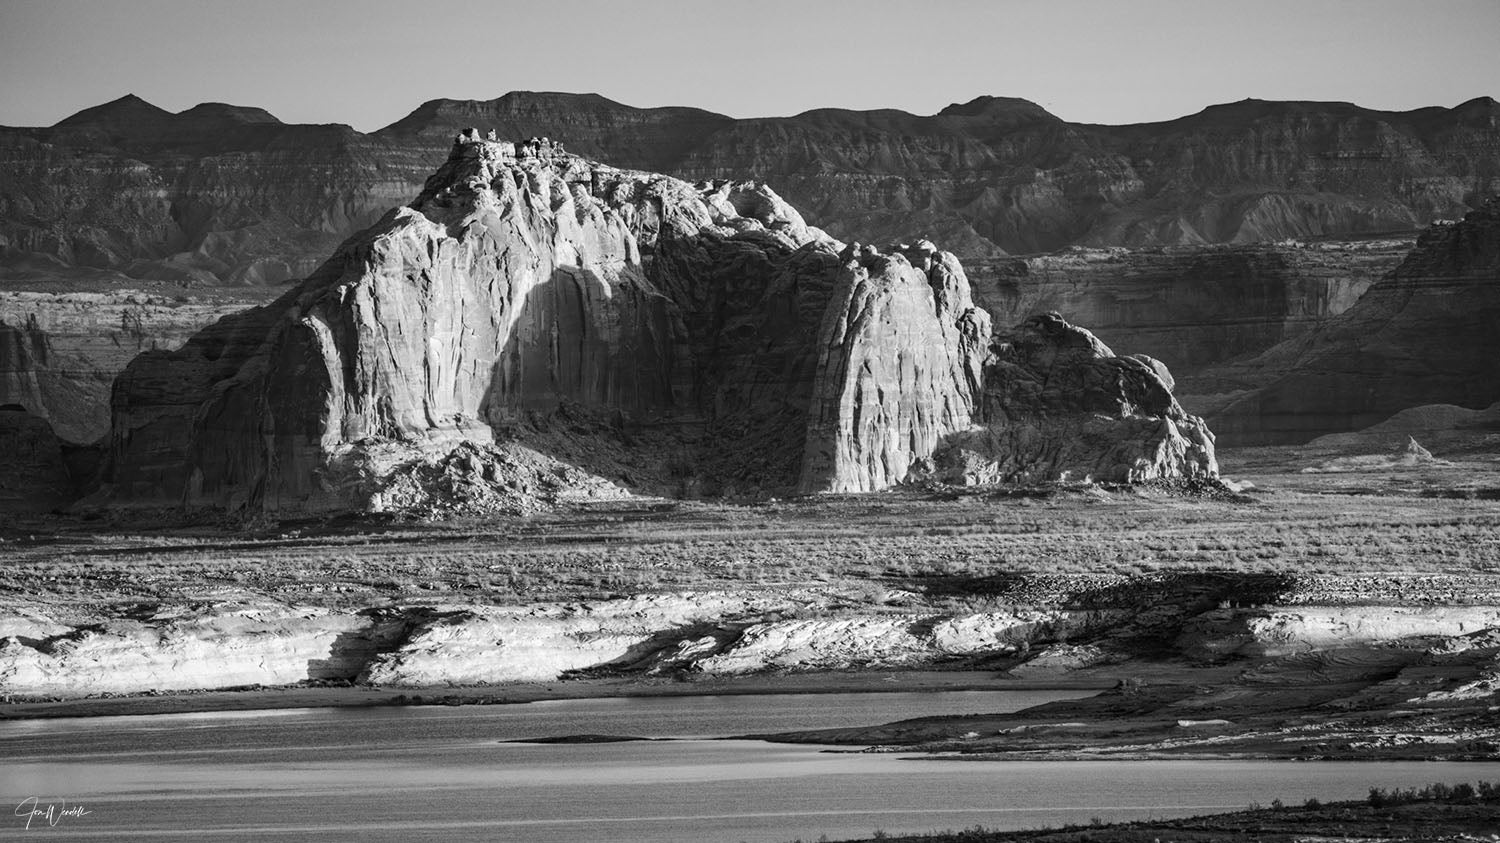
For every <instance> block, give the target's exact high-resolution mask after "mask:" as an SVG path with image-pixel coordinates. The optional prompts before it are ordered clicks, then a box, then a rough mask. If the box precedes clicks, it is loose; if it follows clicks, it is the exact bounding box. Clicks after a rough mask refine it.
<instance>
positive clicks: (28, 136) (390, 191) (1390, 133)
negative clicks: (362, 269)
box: [0, 92, 1500, 284]
mask: <svg viewBox="0 0 1500 843" xmlns="http://www.w3.org/2000/svg"><path fill="white" fill-rule="evenodd" d="M471 125H479V126H482V127H485V128H492V129H495V130H498V131H499V132H500V133H501V134H502V135H503V136H511V137H527V136H542V137H546V136H551V137H566V138H568V139H569V141H570V143H572V144H573V146H574V147H575V149H576V150H577V151H579V152H582V153H584V154H587V155H590V156H593V157H596V158H599V159H601V160H608V161H611V162H613V163H615V164H617V165H619V166H625V167H637V168H642V169H647V170H651V171H656V172H663V173H669V174H672V175H675V176H679V177H682V178H685V179H689V180H705V179H743V178H746V177H752V178H755V179H757V180H760V181H764V182H767V183H770V184H772V185H773V186H774V187H775V189H776V190H777V191H778V192H779V193H780V194H781V195H783V196H785V197H786V198H787V199H788V200H789V201H791V202H792V203H793V204H794V205H796V206H798V207H799V208H801V209H803V211H804V212H805V213H807V214H808V215H809V218H810V219H811V220H812V221H813V222H815V223H816V224H818V225H821V226H823V227H825V228H826V229H827V230H828V231H830V233H832V234H833V235H835V236H838V237H841V238H845V239H861V240H863V241H865V242H871V241H874V242H887V241H892V240H899V239H904V238H908V237H913V236H918V235H925V236H928V237H930V238H932V239H934V240H935V241H937V242H941V243H944V244H945V245H946V246H947V247H948V248H949V249H950V250H952V251H954V252H955V253H957V254H959V255H961V256H963V257H964V258H973V257H981V256H995V255H1000V254H1004V253H1007V252H1009V253H1035V252H1043V251H1051V250H1055V249H1059V248H1062V247H1065V246H1069V245H1086V246H1133V247H1136V246H1151V245H1171V244H1203V243H1250V242H1270V241H1277V240H1281V239H1284V238H1287V237H1310V236H1320V235H1336V234H1349V233H1357V232H1380V231H1395V230H1408V231H1409V230H1414V229H1416V228H1419V227H1420V226H1422V225H1425V224H1427V223H1429V222H1431V221H1433V220H1434V219H1438V218H1456V217H1458V216H1461V215H1462V214H1463V213H1464V212H1465V211H1466V210H1468V209H1470V208H1472V207H1475V206H1477V205H1478V204H1479V203H1480V202H1481V201H1482V200H1483V198H1484V197H1485V196H1488V195H1491V194H1493V193H1496V192H1500V105H1497V104H1496V102H1495V101H1494V100H1492V99H1489V98H1487V97H1481V98H1479V99H1475V100H1471V101H1469V102H1466V103H1463V104H1461V105H1459V106H1456V107H1454V108H1436V107H1434V108H1423V109H1418V110H1415V111H1409V112H1381V111H1373V110H1369V109H1363V108H1359V107H1357V106H1353V105H1350V104H1347V103H1307V102H1263V101H1257V100H1246V101H1243V102H1238V103H1231V104H1225V105H1218V106H1213V107H1210V108H1207V109H1205V110H1203V111H1202V112H1200V113H1198V114H1195V115H1191V116H1188V117H1183V118H1181V119H1179V120H1174V121H1168V122H1164V123H1152V124H1139V125H1131V126H1095V125H1084V124H1074V123H1068V122H1065V121H1063V120H1060V119H1059V118H1057V117H1055V116H1053V115H1051V114H1049V113H1048V112H1046V111H1045V110H1044V109H1042V108H1041V107H1040V106H1037V105H1036V104H1034V103H1030V102H1026V101H1025V100H1017V99H1006V98H998V97H981V98H978V99H976V100H974V101H972V102H968V103H964V104H956V105H952V106H949V107H948V108H945V109H943V110H942V111H940V112H938V113H937V114H933V115H928V116H918V115H912V114H908V113H905V112H901V111H896V110H890V109H886V110H878V111H867V112H858V111H847V110H840V109H820V110H817V111H810V112H806V113H804V114H799V115H796V116H792V117H784V118H763V119H749V120H735V119H732V118H729V117H725V116H723V115H718V114H713V113H711V112H706V111H701V110H698V109H691V108H658V109H638V108H632V107H630V106H625V105H622V104H620V103H615V102H612V101H610V100H607V99H605V98H603V97H599V96H596V95H589V94H548V93H530V92H516V93H511V94H507V95H505V96H503V97H500V98H498V99H495V100H489V101H473V100H468V101H459V100H434V101H431V102H428V103H425V104H423V105H422V106H420V107H419V108H417V109H416V110H414V111H413V112H412V113H411V114H409V115H408V116H407V117H405V118H403V119H402V120H399V121H397V122H396V123H393V124H392V125H390V126H388V127H386V128H384V129H382V130H380V131H378V132H373V133H362V132H358V131H355V130H354V129H351V128H350V127H348V126H342V125H334V124H330V125H287V124H283V123H281V122H280V121H278V120H276V118H274V117H273V116H271V115H270V114H268V113H266V112H265V111H263V110H261V109H257V108H248V107H240V106H230V105H224V104H222V103H205V104H203V105H199V106H196V107H194V108H191V109H188V110H186V111H183V112H181V113H178V114H172V113H169V112H167V111H164V110H162V109H160V108H157V107H156V106H153V105H151V104H149V103H147V102H144V101H143V100H141V99H139V98H137V97H133V96H128V97H124V98H121V99H120V100H116V101H114V102H111V103H106V104H104V105H101V106H97V107H95V108H91V109H87V110H85V111H83V112H80V113H78V114H76V115H73V116H72V117H69V118H67V119H66V120H63V121H61V122H59V123H58V124H57V125H55V126H51V127H46V128H7V127H0V255H3V258H4V260H5V261H18V260H29V259H36V258H39V257H40V258H47V259H52V260H56V261H58V262H60V263H62V264H63V265H73V266H90V267H109V268H114V269H118V270H120V271H122V272H125V273H127V274H130V275H131V276H133V277H142V278H144V277H174V278H179V279H182V280H184V281H187V282H197V283H203V282H208V281H214V280H216V281H218V282H226V283H247V284H262V283H277V282H280V281H283V280H286V279H288V278H301V277H305V276H306V275H307V274H308V273H309V272H311V271H312V270H313V269H314V268H315V267H316V266H317V265H318V264H319V263H320V262H321V261H322V259H323V258H324V257H325V256H326V255H327V254H328V253H329V252H330V251H331V250H332V249H333V248H334V247H335V246H337V244H338V243H339V242H340V241H341V240H342V239H344V238H345V237H347V236H349V235H351V234H353V233H354V232H356V231H359V230H360V229H362V228H364V227H365V226H368V225H370V224H371V223H373V222H374V221H375V220H376V219H378V218H379V217H380V216H381V215H382V214H383V213H384V211H385V209H387V208H389V207H391V206H392V205H394V204H396V203H398V202H400V201H403V200H404V199H405V198H407V197H409V196H411V195H414V194H415V193H416V192H417V191H418V190H419V189H420V187H421V185H422V182H423V179H424V178H425V176H426V174H427V173H429V172H430V171H431V170H432V169H434V168H435V167H437V166H438V165H440V164H441V163H442V161H443V159H444V157H445V155H446V152H447V146H448V139H449V138H451V137H452V135H453V134H454V133H455V132H456V131H458V130H459V129H462V128H465V127H467V126H471Z"/></svg>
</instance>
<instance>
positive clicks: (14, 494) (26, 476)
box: [0, 404, 77, 511]
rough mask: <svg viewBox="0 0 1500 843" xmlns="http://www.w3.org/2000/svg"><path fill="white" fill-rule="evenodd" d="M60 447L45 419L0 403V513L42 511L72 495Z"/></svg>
mask: <svg viewBox="0 0 1500 843" xmlns="http://www.w3.org/2000/svg"><path fill="white" fill-rule="evenodd" d="M76 487H77V483H76V482H75V480H74V477H73V474H72V473H71V472H70V471H69V465H68V459H67V456H66V455H65V454H64V452H63V445H62V443H61V442H60V441H58V438H57V436H56V434H54V433H53V432H52V426H51V425H49V424H47V421H46V419H43V418H41V417H40V416H37V415H35V414H33V413H29V412H27V411H26V408H25V407H22V406H21V405H19V404H0V511H17V510H20V511H45V510H49V509H52V508H54V507H58V506H61V505H63V504H65V503H67V502H68V501H70V500H72V499H73V498H74V497H75V496H76V495H75V492H76Z"/></svg>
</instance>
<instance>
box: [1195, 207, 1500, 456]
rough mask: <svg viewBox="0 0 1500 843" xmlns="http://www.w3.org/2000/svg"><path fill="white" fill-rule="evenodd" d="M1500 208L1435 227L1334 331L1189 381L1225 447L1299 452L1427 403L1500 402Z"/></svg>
mask: <svg viewBox="0 0 1500 843" xmlns="http://www.w3.org/2000/svg"><path fill="white" fill-rule="evenodd" d="M1497 324H1500V198H1496V199H1491V200H1490V201H1489V202H1488V203H1486V204H1485V205H1484V206H1483V207H1481V208H1480V209H1478V210H1475V211H1472V212H1470V213H1469V214H1468V215H1467V216H1465V218H1464V219H1463V220H1461V221H1459V222H1456V223H1444V224H1440V225H1435V226H1433V227H1432V228H1430V229H1428V230H1427V231H1426V232H1424V233H1423V234H1422V236H1421V237H1420V239H1419V240H1418V241H1417V245H1416V248H1414V249H1413V250H1412V251H1411V252H1410V254H1408V255H1407V257H1406V258H1405V260H1403V261H1402V263H1401V265H1400V266H1399V267H1398V268H1397V269H1396V270H1395V271H1394V272H1393V273H1392V274H1391V275H1390V276H1389V277H1387V278H1385V279H1382V280H1381V281H1380V282H1378V283H1377V284H1375V285H1374V286H1372V287H1371V288H1370V290H1369V292H1367V293H1366V294H1365V295H1364V296H1363V297H1362V298H1361V299H1360V300H1359V301H1358V302H1357V303H1356V304H1355V305H1354V306H1353V307H1351V308H1349V309H1348V310H1347V311H1345V312H1344V313H1342V314H1340V315H1339V316H1337V317H1336V318H1334V319H1331V320H1329V321H1328V322H1327V323H1326V324H1324V325H1322V326H1319V327H1318V328H1316V329H1314V330H1312V331H1309V332H1307V333H1305V334H1303V335H1301V336H1299V337H1296V338H1293V339H1290V340H1287V341H1285V342H1282V343H1280V344H1277V345H1276V346H1273V347H1272V348H1270V349H1268V350H1266V351H1265V352H1263V353H1261V354H1259V355H1256V356H1253V357H1251V358H1248V359H1241V360H1236V361H1232V362H1230V363H1226V364H1224V365H1222V366H1217V367H1213V368H1210V369H1209V370H1206V371H1204V372H1202V373H1200V374H1199V375H1198V376H1196V377H1194V378H1191V379H1185V380H1184V383H1183V385H1182V391H1183V392H1184V393H1185V394H1187V395H1190V396H1191V397H1190V398H1188V399H1185V400H1189V401H1191V402H1193V405H1194V406H1195V407H1197V408H1199V409H1200V410H1201V411H1205V415H1208V416H1209V417H1210V419H1211V420H1212V421H1213V423H1214V428H1215V429H1216V430H1218V431H1220V432H1221V434H1222V435H1224V437H1225V438H1226V441H1232V442H1234V443H1235V444H1281V443H1300V442H1306V441H1308V440H1310V439H1313V438H1316V437H1318V436H1322V435H1325V434H1329V433H1339V432H1344V431H1349V430H1359V429H1363V428H1366V427H1369V426H1371V425H1374V424H1377V423H1379V422H1381V421H1384V420H1385V419H1386V418H1388V417H1390V416H1391V415H1393V414H1395V413H1396V412H1398V411H1400V410H1403V409H1406V408H1408V407H1414V406H1418V405H1423V404H1455V405H1458V406H1461V407H1467V408H1470V409H1476V410H1477V409H1483V408H1485V407H1488V406H1489V405H1491V404H1493V403H1495V402H1496V401H1497V400H1500V334H1497V332H1496V331H1495V326H1496V325H1497Z"/></svg>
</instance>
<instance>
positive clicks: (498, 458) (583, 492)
mask: <svg viewBox="0 0 1500 843" xmlns="http://www.w3.org/2000/svg"><path fill="white" fill-rule="evenodd" d="M628 496H629V493H628V492H626V491H625V490H624V489H621V488H620V487H619V486H616V485H615V484H613V483H610V482H609V481H607V480H604V479H603V478H600V477H595V476H592V475H590V474H588V473H587V472H585V471H583V470H581V469H579V468H577V467H575V466H572V465H568V464H567V463H564V462H560V461H558V460H556V459H553V458H551V457H549V456H547V455H545V454H542V453H538V452H537V451H535V450H533V449H531V448H527V447H525V446H524V445H520V444H518V443H514V442H504V443H499V444H496V445H487V446H480V445H475V444H473V443H471V442H461V443H459V444H458V445H457V446H456V447H454V448H453V450H451V451H449V452H448V453H446V454H443V455H441V456H437V457H435V458H432V459H417V460H413V461H410V462H406V463H404V464H402V465H401V466H400V467H399V468H396V469H394V470H391V471H389V472H387V473H386V474H384V475H383V476H381V477H380V478H379V481H378V482H377V483H376V484H375V486H374V490H373V491H372V492H371V494H370V498H369V502H368V503H367V504H365V506H364V507H363V508H364V509H366V510H368V511H370V512H393V513H399V514H401V515H406V516H413V517H420V518H450V517H455V516H484V515H530V514H532V513H535V512H541V511H544V510H546V509H549V508H551V507H552V506H555V505H557V504H562V503H568V502H575V501H585V500H610V499H616V498H623V497H628Z"/></svg>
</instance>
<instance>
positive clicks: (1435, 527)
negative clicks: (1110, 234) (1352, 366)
mask: <svg viewBox="0 0 1500 843" xmlns="http://www.w3.org/2000/svg"><path fill="white" fill-rule="evenodd" d="M1261 458H1262V459H1263V457H1261ZM1249 467H1250V468H1252V469H1253V470H1254V471H1255V473H1253V474H1249V475H1247V476H1251V477H1253V478H1254V480H1255V483H1256V487H1255V488H1254V489H1252V490H1250V491H1248V492H1247V493H1246V494H1243V495H1238V496H1224V495H1219V496H1197V495H1191V494H1182V493H1180V492H1177V491H1174V490H1172V489H1169V488H1167V489H1162V488H1151V487H1145V488H1138V489H1116V490H1106V489H1102V488H1099V487H1089V486H1071V487H1069V486H1055V487H1049V488H1042V489H1024V490H1016V489H1008V490H997V489H975V490H970V491H951V490H950V491H940V492H932V491H924V490H896V491H891V492H885V493H879V494H868V495H851V496H815V497H810V498H803V499H796V500H788V501H774V500H773V501H763V502H758V503H748V504H720V503H710V502H693V501H680V502H679V501H667V500H656V499H637V500H632V501H622V502H607V503H600V504H595V505H591V506H589V507H586V508H579V509H570V510H568V511H560V512H555V513H547V514H540V515H535V516H531V517H528V518H507V519H497V520H488V521H482V520H454V521H447V522H434V523H422V522H415V521H407V522H399V521H386V522H380V523H373V524H372V523H370V522H369V521H357V522H356V521H343V522H341V521H338V520H327V521H309V522H302V523H282V524H259V525H256V524H251V525H240V524H227V525H226V524H224V523H217V522H206V523H201V524H196V525H187V526H183V525H181V524H180V523H173V522H172V521H171V520H169V519H162V520H160V521H159V522H158V523H157V524H155V525H153V524H152V522H151V521H150V520H149V519H146V518H142V517H138V516H137V517H133V518H132V517H123V516H122V517H120V518H118V519H117V520H115V521H114V522H113V523H99V522H97V521H79V520H74V519H57V518H41V519H37V520H33V521H30V522H23V523H11V524H8V525H6V526H5V527H0V538H3V540H4V544H3V545H0V549H3V554H4V562H3V564H0V593H3V594H5V595H7V599H14V598H16V597H19V596H21V595H24V596H25V597H26V599H27V600H28V601H43V602H51V603H56V604H58V605H60V606H79V605H84V604H96V605H97V604H108V603H112V602H133V601H145V600H159V599H165V600H172V599H181V598H193V597H202V596H206V595H209V594H212V593H213V592H215V591H217V590H225V589H228V590H241V591H243V590H248V591H253V592H258V593H264V594H267V595H274V596H276V597H278V598H283V599H294V600H297V601H299V602H305V603H312V604H322V605H328V606H335V607H348V606H355V605H365V604H370V603H372V602H373V603H382V602H386V601H409V600H412V599H421V600H426V601H433V600H446V601H462V602H470V601H481V602H502V603H503V602H515V601H530V600H548V599H576V598H582V597H602V596H609V595H612V594H621V593H640V592H649V591H657V590H678V589H697V588H710V587H718V586H734V587H740V586H767V587H769V586H777V585H788V584H802V583H809V582H817V583H836V584H840V583H841V584H850V585H855V586H858V587H860V588H864V589H866V590H868V592H869V594H870V595H871V596H872V598H873V597H878V596H879V595H880V594H882V593H883V592H884V591H886V590H890V589H912V590H916V591H922V592H941V593H943V594H945V595H946V596H947V597H948V598H949V599H951V600H953V601H969V602H971V603H975V604H976V605H977V604H979V603H982V602H983V601H984V600H985V599H987V596H986V594H985V592H986V590H987V589H986V583H987V582H988V583H991V584H993V580H992V579H991V578H994V577H998V576H1003V575H1009V574H1017V575H1019V574H1027V575H1048V574H1096V575H1111V576H1137V575H1146V574H1157V573H1163V572H1173V571H1194V572H1203V571H1234V572H1241V573H1266V574H1271V573H1290V574H1295V575H1297V576H1298V577H1300V578H1304V579H1306V580H1308V581H1309V582H1311V581H1312V580H1313V579H1315V578H1317V577H1326V578H1350V577H1353V578H1357V579H1360V578H1362V579H1363V581H1364V582H1365V584H1366V585H1367V586H1368V587H1369V588H1371V589H1377V590H1378V589H1382V588H1387V589H1388V588H1389V587H1391V583H1390V582H1389V581H1388V580H1386V579H1384V578H1383V577H1382V576H1381V575H1385V574H1402V575H1410V576H1417V575H1455V576H1457V575H1473V576H1478V577H1480V578H1483V577H1484V575H1488V574H1495V573H1500V500H1488V499H1483V498H1482V497H1474V498H1460V497H1453V498H1449V497H1436V496H1433V495H1432V494H1431V492H1430V491H1429V490H1428V489H1427V488H1426V487H1423V486H1421V484H1419V483H1415V482H1414V481H1413V480H1412V478H1410V477H1403V478H1400V481H1401V485H1398V486H1397V487H1396V488H1386V486H1387V485H1388V484H1387V483H1386V481H1387V480H1392V479H1395V478H1389V477H1386V476H1375V477H1368V476H1366V477H1363V478H1359V477H1353V476H1350V475H1338V476H1336V477H1332V478H1331V479H1330V476H1329V475H1304V474H1300V473H1297V472H1296V471H1287V470H1282V471H1279V472H1271V471H1267V470H1266V468H1267V467H1266V466H1264V465H1261V464H1252V465H1250V466H1249ZM1233 469H1234V465H1233V463H1232V462H1231V463H1230V466H1229V470H1230V471H1233ZM1447 476H1448V478H1450V480H1458V479H1460V478H1461V479H1463V480H1464V481H1467V482H1472V481H1473V480H1474V473H1473V472H1472V471H1464V472H1462V473H1461V474H1460V473H1459V472H1458V471H1456V470H1450V471H1449V474H1448V475H1447ZM1439 479H1440V480H1441V479H1442V478H1439ZM1496 485H1500V484H1496ZM1404 581H1405V582H1411V580H1410V579H1409V578H1408V579H1407V580H1404ZM1437 589H1438V590H1437V591H1435V592H1434V593H1432V594H1428V595H1425V599H1428V600H1433V601H1439V602H1466V601H1477V602H1483V601H1486V600H1490V599H1493V595H1492V594H1490V593H1489V592H1488V591H1486V590H1483V589H1480V590H1475V589H1472V588H1468V589H1453V588H1446V589H1445V588H1444V587H1443V586H1442V585H1441V583H1439V584H1438V586H1437ZM989 596H990V597H998V598H1001V599H1003V595H989ZM1355 596H1357V595H1345V597H1346V598H1351V599H1352V598H1353V597H1355ZM1408 596H1411V595H1408ZM1418 599H1424V598H1422V597H1421V596H1418ZM872 602H876V601H874V600H872Z"/></svg>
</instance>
